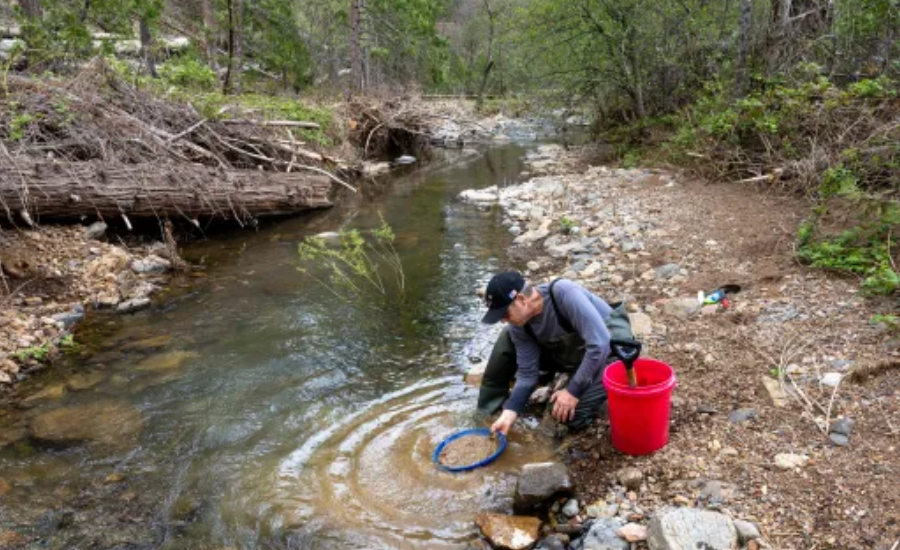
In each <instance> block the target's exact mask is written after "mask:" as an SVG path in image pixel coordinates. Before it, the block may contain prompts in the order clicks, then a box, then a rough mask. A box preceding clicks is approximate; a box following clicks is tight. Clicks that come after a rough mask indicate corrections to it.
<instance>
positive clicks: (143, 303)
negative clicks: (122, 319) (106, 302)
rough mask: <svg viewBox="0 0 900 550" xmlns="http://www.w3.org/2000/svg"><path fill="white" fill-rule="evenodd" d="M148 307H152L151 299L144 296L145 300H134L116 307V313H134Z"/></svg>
mask: <svg viewBox="0 0 900 550" xmlns="http://www.w3.org/2000/svg"><path fill="white" fill-rule="evenodd" d="M148 307H150V298H147V297H146V296H144V297H143V298H132V299H131V300H126V301H124V302H122V303H120V304H119V305H117V306H116V311H117V312H119V313H134V312H135V311H140V310H142V309H145V308H148Z"/></svg>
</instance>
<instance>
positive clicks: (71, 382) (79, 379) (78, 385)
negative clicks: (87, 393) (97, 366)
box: [66, 372, 106, 391]
mask: <svg viewBox="0 0 900 550" xmlns="http://www.w3.org/2000/svg"><path fill="white" fill-rule="evenodd" d="M105 378H106V375H105V374H103V373H102V372H87V373H81V374H76V375H75V376H73V377H71V378H69V379H68V380H67V381H66V385H67V386H68V387H69V389H71V390H73V391H81V390H87V389H90V388H93V387H94V386H96V385H97V384H99V383H100V382H103V380H104V379H105Z"/></svg>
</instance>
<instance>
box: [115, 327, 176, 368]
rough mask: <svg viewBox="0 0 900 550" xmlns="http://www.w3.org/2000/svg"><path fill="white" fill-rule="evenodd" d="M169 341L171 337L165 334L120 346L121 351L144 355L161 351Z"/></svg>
mask: <svg viewBox="0 0 900 550" xmlns="http://www.w3.org/2000/svg"><path fill="white" fill-rule="evenodd" d="M171 341H172V337H171V336H169V335H167V334H162V335H159V336H151V337H150V338H142V339H141V340H134V341H132V342H128V343H127V344H125V345H124V346H122V351H141V352H145V353H146V352H148V351H154V350H158V349H162V348H164V347H166V346H167V345H169V342H171ZM101 362H102V361H101Z"/></svg>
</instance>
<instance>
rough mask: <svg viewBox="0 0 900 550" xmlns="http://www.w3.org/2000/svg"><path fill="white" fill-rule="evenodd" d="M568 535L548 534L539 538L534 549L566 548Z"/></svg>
mask: <svg viewBox="0 0 900 550" xmlns="http://www.w3.org/2000/svg"><path fill="white" fill-rule="evenodd" d="M567 544H568V537H566V536H565V535H550V536H549V537H546V538H544V539H541V541H540V542H538V543H537V546H535V547H534V550H566V545H567Z"/></svg>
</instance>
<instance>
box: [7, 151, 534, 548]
mask: <svg viewBox="0 0 900 550" xmlns="http://www.w3.org/2000/svg"><path fill="white" fill-rule="evenodd" d="M524 152H525V150H524V149H523V148H520V147H517V146H514V145H513V146H508V147H502V148H496V149H493V150H491V151H489V152H488V154H487V155H486V156H483V157H480V158H478V159H476V160H473V161H469V162H468V163H465V164H461V165H456V166H452V167H449V168H444V169H441V170H430V171H427V172H416V173H412V174H408V175H406V176H402V177H398V178H395V181H393V182H392V184H391V185H390V186H386V185H384V184H376V185H371V186H368V187H367V188H366V189H365V190H364V192H363V193H360V195H359V196H355V197H349V200H348V201H347V202H346V203H344V206H342V207H340V208H335V209H332V210H330V211H327V212H322V213H318V214H314V215H310V216H305V217H302V218H295V219H290V220H284V221H281V222H278V223H269V224H267V225H265V226H263V227H262V228H261V229H260V230H259V231H258V232H254V231H241V232H235V233H234V234H232V235H230V236H223V237H218V238H217V239H216V240H214V241H209V242H203V243H198V244H195V245H192V246H191V247H189V249H188V250H187V251H186V255H187V257H188V258H189V259H190V260H191V261H193V262H195V263H202V264H203V265H205V266H206V273H207V276H206V277H205V278H203V279H200V280H198V281H193V282H191V285H192V286H191V287H190V289H189V292H188V293H187V294H184V291H183V290H182V291H180V294H178V293H173V294H172V296H173V297H172V298H171V299H169V300H168V301H166V302H165V303H164V304H163V305H161V306H160V307H157V308H156V309H154V310H152V311H145V312H141V313H138V314H136V315H133V316H125V317H96V318H94V319H93V320H90V321H89V322H88V323H87V324H86V325H85V326H84V327H82V328H81V329H80V331H79V333H78V334H76V340H77V341H80V342H82V349H81V351H82V352H83V353H82V356H81V357H79V358H75V359H73V360H72V361H71V362H70V363H69V364H67V365H62V366H58V367H56V368H54V369H52V370H51V371H49V372H47V373H46V374H44V375H42V376H36V377H34V378H33V379H31V380H28V381H26V382H24V383H23V384H24V385H23V386H22V387H23V389H24V390H25V391H26V392H28V393H30V394H31V395H32V396H34V398H33V399H32V400H31V401H29V402H27V406H26V407H25V408H21V409H19V408H16V409H9V410H0V531H5V530H8V531H14V532H16V533H18V534H19V535H21V536H22V537H24V539H23V540H29V541H31V542H30V544H31V545H32V546H33V547H34V548H49V549H62V548H99V549H122V550H124V549H144V548H147V549H150V548H163V549H182V548H196V549H210V550H212V549H221V548H235V549H256V548H261V549H262V548H264V549H269V548H312V549H318V548H321V549H325V548H328V549H334V548H461V547H463V546H464V542H465V541H466V540H469V539H471V537H472V536H473V533H474V528H473V525H472V518H473V516H474V514H475V513H476V512H477V511H480V510H483V509H491V510H507V509H508V508H509V505H510V496H509V495H510V494H511V491H512V488H513V487H512V484H513V483H514V475H515V473H516V472H517V471H518V469H519V468H520V467H521V465H522V464H524V463H528V462H534V461H543V460H547V459H549V458H550V457H551V451H550V449H549V447H548V444H546V443H544V442H541V441H537V440H532V439H531V438H530V436H529V434H528V433H527V432H525V431H523V432H517V433H516V434H514V435H513V437H512V438H511V440H510V442H509V446H508V448H507V450H506V452H505V453H504V454H503V455H502V456H501V457H500V459H498V460H497V461H496V462H494V463H492V464H491V465H490V466H488V467H485V468H482V469H479V470H476V471H474V472H472V473H466V474H450V473H446V472H442V471H440V470H439V469H438V468H436V467H435V465H434V464H433V463H432V459H431V453H432V452H433V450H434V448H435V446H436V445H437V444H438V443H439V442H440V441H441V440H442V439H443V438H444V437H446V436H447V435H449V434H451V433H453V432H454V431H456V430H458V429H460V428H465V427H470V426H472V423H471V420H470V417H471V413H472V412H473V410H474V406H475V398H476V390H475V389H473V388H470V387H467V386H466V385H465V384H464V383H463V382H462V373H463V371H464V368H465V366H466V365H467V356H468V355H471V354H472V353H474V352H473V349H474V348H473V346H472V345H471V342H472V339H473V336H475V335H477V334H478V331H481V330H483V329H482V328H481V327H479V323H478V319H479V318H480V315H481V308H482V306H481V303H480V301H479V300H478V299H477V297H476V296H475V292H474V291H475V289H476V288H477V287H478V286H479V285H481V284H483V283H484V281H485V280H486V278H487V277H488V276H489V274H490V273H491V272H492V271H494V270H497V269H499V268H502V267H505V266H506V262H507V258H506V255H505V250H506V247H507V246H508V244H509V241H510V236H509V234H508V232H507V231H506V229H505V228H503V227H501V226H500V224H499V221H500V217H499V212H497V211H495V210H488V211H485V210H479V209H477V208H474V207H472V206H469V205H464V204H461V203H458V202H455V201H454V200H453V199H454V198H455V197H456V195H457V194H458V193H459V191H461V190H462V189H465V188H471V187H484V186H488V185H494V184H499V185H504V184H507V183H512V182H515V181H516V180H517V178H518V173H519V170H520V158H521V157H522V156H523V155H524ZM380 215H383V216H384V217H385V219H386V220H387V221H388V222H389V223H390V224H391V226H392V227H393V228H394V231H395V232H396V234H397V248H398V250H399V252H400V254H401V256H402V259H403V262H404V270H405V272H406V278H407V283H408V287H407V290H406V292H405V294H404V295H402V296H401V295H398V294H395V293H389V294H388V295H387V296H381V295H371V296H367V297H365V298H364V299H360V300H357V301H352V302H350V303H346V302H341V301H337V300H335V298H334V296H333V295H331V294H330V293H329V292H328V291H327V290H324V289H323V288H322V287H321V286H319V285H317V284H316V283H315V282H312V281H310V280H309V279H307V278H304V277H302V276H300V275H299V274H298V272H297V267H300V264H299V260H298V258H297V254H296V247H297V243H298V242H300V240H302V238H303V237H304V236H307V235H311V234H315V233H318V232H320V231H331V230H337V229H339V228H342V227H356V228H371V227H375V226H377V225H378V224H379V223H380V222H379V219H380ZM306 267H309V266H306ZM319 275H323V274H322V273H319ZM176 295H177V296H178V297H177V298H176V297H175V296H176ZM481 342H482V345H481V346H480V347H482V348H483V347H484V343H487V344H489V342H490V335H487V336H485V335H482V338H481ZM476 347H478V346H476ZM476 351H477V350H476ZM481 352H482V353H483V352H484V351H483V350H482V351H481ZM54 411H57V412H54ZM43 415H51V416H50V417H46V416H45V417H43V418H45V420H40V418H42V416H43ZM47 418H51V419H55V421H59V420H60V419H61V418H68V419H71V420H75V421H76V423H77V425H78V426H79V428H78V429H77V430H75V431H77V432H78V433H79V434H80V435H79V437H83V438H86V439H87V440H88V442H85V443H76V444H72V445H68V446H66V447H63V448H52V447H47V446H45V445H42V444H39V442H37V441H35V440H34V439H32V438H30V437H29V435H28V434H29V433H34V431H35V429H36V428H35V427H36V426H40V425H41V423H42V422H43V423H46V419H47ZM123 418H126V419H128V420H129V421H128V422H127V423H126V422H121V421H120V420H121V419H123Z"/></svg>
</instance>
